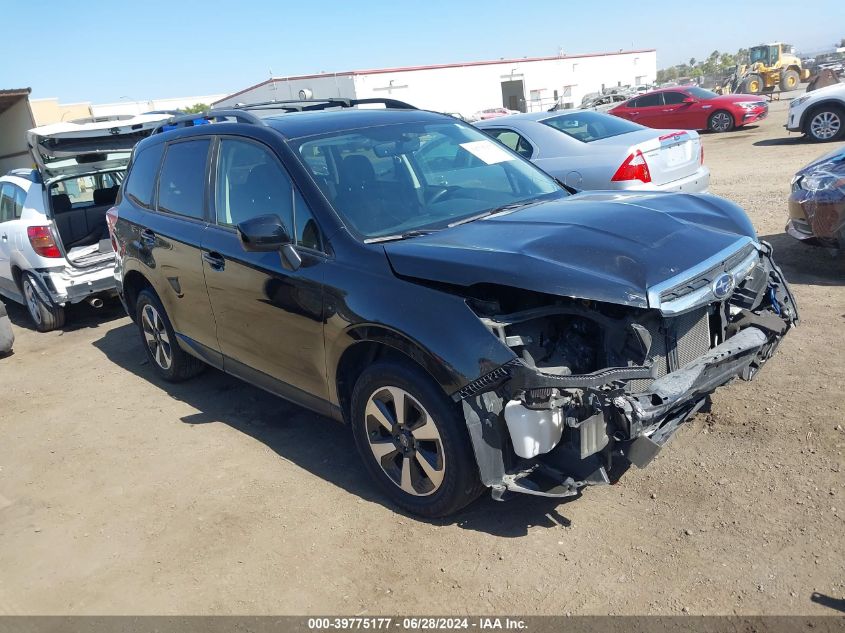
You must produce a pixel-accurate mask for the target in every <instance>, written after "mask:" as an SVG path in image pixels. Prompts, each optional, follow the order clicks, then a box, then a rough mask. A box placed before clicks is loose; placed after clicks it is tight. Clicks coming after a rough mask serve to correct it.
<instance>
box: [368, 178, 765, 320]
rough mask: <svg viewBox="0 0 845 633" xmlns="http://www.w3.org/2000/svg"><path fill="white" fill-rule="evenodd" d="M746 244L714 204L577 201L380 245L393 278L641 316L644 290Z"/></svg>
mask: <svg viewBox="0 0 845 633" xmlns="http://www.w3.org/2000/svg"><path fill="white" fill-rule="evenodd" d="M749 238H750V239H751V240H754V241H756V235H755V233H754V229H753V227H752V226H751V222H750V221H749V220H748V217H747V216H746V215H745V213H744V212H743V211H742V209H740V208H739V207H737V206H736V205H734V204H733V203H731V202H728V201H727V200H723V199H721V198H717V197H715V196H710V195H690V194H673V193H649V194H636V193H631V194H628V193H617V192H586V193H581V194H578V195H575V196H571V197H569V198H565V199H562V200H551V201H546V202H539V203H536V204H533V205H531V206H528V207H523V208H521V209H517V210H516V211H512V212H509V213H503V214H499V215H495V216H491V217H489V218H485V219H480V220H476V221H474V222H470V223H467V224H463V225H459V226H455V227H453V228H449V229H444V230H442V231H438V232H435V233H431V234H429V235H424V236H420V237H415V238H411V239H406V240H401V241H396V242H389V243H386V244H384V245H383V246H384V249H385V252H386V254H387V257H388V259H389V260H390V264H391V266H392V267H393V270H394V272H395V273H396V274H398V275H400V276H405V277H413V278H418V279H423V280H428V281H433V282H441V283H448V284H453V285H458V286H464V287H469V286H473V285H476V284H497V285H502V286H511V287H515V288H524V289H526V290H533V291H537V292H543V293H547V294H553V295H560V296H567V297H578V298H582V299H592V300H595V301H603V302H609V303H619V304H624V305H630V306H636V307H642V308H646V307H649V306H648V299H647V297H648V290H649V288H651V287H653V286H655V285H656V284H659V283H661V282H663V281H666V280H668V279H670V278H672V277H675V276H677V275H679V274H681V273H683V272H684V271H685V270H688V269H690V268H692V267H694V266H696V265H697V264H700V263H702V262H703V261H705V260H707V259H709V258H711V257H713V256H714V255H716V254H717V253H719V252H720V251H724V250H726V249H727V250H728V251H730V249H731V248H733V247H734V246H735V247H736V249H737V250H738V249H739V248H741V247H742V246H743V245H745V244H748V243H749V241H750V240H749Z"/></svg>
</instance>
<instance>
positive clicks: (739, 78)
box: [733, 42, 810, 95]
mask: <svg viewBox="0 0 845 633" xmlns="http://www.w3.org/2000/svg"><path fill="white" fill-rule="evenodd" d="M809 78H810V71H809V69H807V68H803V67H802V66H801V60H800V59H799V58H798V57H797V56H796V55H795V51H794V49H793V47H792V46H791V45H790V44H784V43H782V42H775V43H773V44H761V45H760V46H753V47H751V48H750V49H748V64H742V65H741V66H739V68H738V69H737V74H736V80H735V87H734V88H733V92H741V93H745V94H752V95H758V94H761V93H764V92H774V90H775V89H776V88H780V89H781V90H782V91H787V90H795V89H797V88H798V86H799V84H800V83H801V82H802V81H807V80H808V79H809Z"/></svg>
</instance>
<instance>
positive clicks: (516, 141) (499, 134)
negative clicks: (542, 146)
mask: <svg viewBox="0 0 845 633" xmlns="http://www.w3.org/2000/svg"><path fill="white" fill-rule="evenodd" d="M486 132H487V133H488V134H490V136H492V137H493V138H495V139H496V140H497V141H499V142H500V143H502V144H503V145H505V146H507V147H509V148H511V149H512V150H513V151H515V152H516V153H517V154H519V155H520V156H522V157H524V158H531V154H533V153H534V148H533V147H532V146H531V143H529V142H528V141H526V140H525V138H524V137H523V136H522V135H520V134H517V133H516V132H514V131H513V130H506V129H498V128H497V129H492V130H486Z"/></svg>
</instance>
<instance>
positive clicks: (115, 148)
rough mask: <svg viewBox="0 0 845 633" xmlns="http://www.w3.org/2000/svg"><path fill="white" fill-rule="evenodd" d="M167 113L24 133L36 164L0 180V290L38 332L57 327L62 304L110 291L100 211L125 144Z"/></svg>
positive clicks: (111, 194) (110, 199)
mask: <svg viewBox="0 0 845 633" xmlns="http://www.w3.org/2000/svg"><path fill="white" fill-rule="evenodd" d="M169 116H170V115H162V114H154V115H152V114H151V115H141V116H136V117H131V118H128V119H123V120H117V121H115V120H111V121H97V122H82V123H57V124H55V125H48V126H43V127H40V128H35V129H32V130H30V131H29V132H27V142H28V144H29V147H30V150H31V152H32V157H33V159H34V160H35V164H36V165H37V166H38V168H37V169H32V170H30V169H16V170H13V171H11V172H9V173H8V174H6V175H5V176H3V177H0V294H2V295H5V296H6V297H8V298H9V299H12V300H13V301H17V302H18V303H23V304H25V305H26V307H27V309H28V310H29V314H30V316H31V317H32V320H33V322H34V323H35V327H36V328H37V329H38V330H39V331H41V332H47V331H49V330H54V329H56V328H60V327H62V326H63V325H64V321H65V314H64V307H65V306H66V305H67V304H68V303H79V302H81V301H89V302H90V303H92V304H93V305H95V306H99V305H102V300H103V298H106V297H109V296H112V295H114V294H115V279H114V274H113V269H114V251H113V250H112V246H111V242H110V240H109V235H108V228H107V226H106V212H107V211H108V210H109V208H111V206H112V204H113V203H114V201H115V197H116V195H117V190H118V188H119V186H120V183H121V182H122V181H123V176H124V173H125V170H126V165H127V163H128V162H129V156H130V152H131V150H132V147H133V146H134V145H135V143H137V142H138V141H139V140H140V139H141V138H143V137H145V136H147V135H149V134H150V133H151V132H152V130H153V129H154V128H155V127H157V126H158V125H160V124H161V122H162V121H163V120H164V119H167V118H168V117H169Z"/></svg>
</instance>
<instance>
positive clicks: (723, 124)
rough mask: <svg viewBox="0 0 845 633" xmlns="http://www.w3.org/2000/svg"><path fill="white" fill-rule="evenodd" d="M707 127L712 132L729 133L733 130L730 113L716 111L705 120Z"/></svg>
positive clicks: (732, 120) (732, 119)
mask: <svg viewBox="0 0 845 633" xmlns="http://www.w3.org/2000/svg"><path fill="white" fill-rule="evenodd" d="M707 127H708V129H710V131H712V132H717V133H718V132H730V131H731V130H732V129H734V118H733V117H732V116H731V113H730V112H725V111H724V110H717V111H716V112H714V113H713V114H711V115H710V118H709V119H707Z"/></svg>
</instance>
